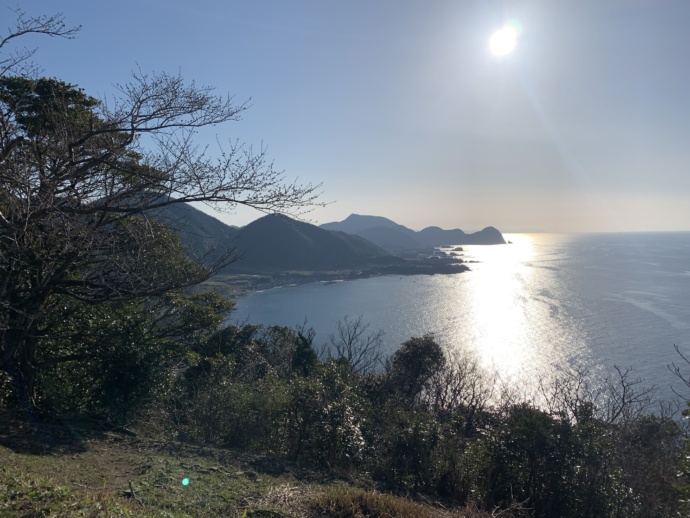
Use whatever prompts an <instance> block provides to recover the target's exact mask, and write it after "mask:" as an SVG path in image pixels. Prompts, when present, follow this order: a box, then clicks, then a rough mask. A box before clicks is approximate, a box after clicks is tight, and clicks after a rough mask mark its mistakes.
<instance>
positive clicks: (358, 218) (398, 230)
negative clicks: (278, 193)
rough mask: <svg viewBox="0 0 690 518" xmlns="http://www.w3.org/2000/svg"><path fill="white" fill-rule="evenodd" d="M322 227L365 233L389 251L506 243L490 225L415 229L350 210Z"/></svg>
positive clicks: (362, 234)
mask: <svg viewBox="0 0 690 518" xmlns="http://www.w3.org/2000/svg"><path fill="white" fill-rule="evenodd" d="M321 228H325V229H328V230H340V231H343V232H348V233H350V234H353V235H359V236H362V237H365V238H367V239H369V240H370V241H372V242H373V243H374V244H377V245H379V246H380V247H382V248H383V249H385V250H388V251H396V250H412V249H415V248H427V247H437V246H443V245H446V244H449V245H495V244H506V241H505V239H504V238H503V235H502V234H501V232H500V231H499V230H498V229H496V228H495V227H491V226H489V227H486V228H484V229H482V230H480V231H478V232H474V233H470V234H468V233H465V232H464V231H462V230H460V229H459V228H457V229H452V230H444V229H442V228H440V227H437V226H431V227H426V228H424V229H422V230H420V231H415V230H412V229H410V228H407V227H405V226H403V225H400V224H398V223H395V222H394V221H392V220H390V219H388V218H384V217H382V216H366V215H361V214H350V215H349V216H348V217H347V218H345V219H344V220H343V221H339V222H331V223H324V224H323V225H321ZM403 236H404V238H403Z"/></svg>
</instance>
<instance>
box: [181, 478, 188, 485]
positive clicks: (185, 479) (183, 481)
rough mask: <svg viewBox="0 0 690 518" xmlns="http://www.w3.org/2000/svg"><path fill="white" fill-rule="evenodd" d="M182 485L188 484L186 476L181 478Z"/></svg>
mask: <svg viewBox="0 0 690 518" xmlns="http://www.w3.org/2000/svg"><path fill="white" fill-rule="evenodd" d="M182 485H183V486H188V485H189V479H188V478H183V479H182Z"/></svg>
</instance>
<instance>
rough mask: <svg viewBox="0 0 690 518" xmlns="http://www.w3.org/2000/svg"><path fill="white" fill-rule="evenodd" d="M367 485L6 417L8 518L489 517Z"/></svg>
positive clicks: (3, 467) (3, 460)
mask: <svg viewBox="0 0 690 518" xmlns="http://www.w3.org/2000/svg"><path fill="white" fill-rule="evenodd" d="M185 482H187V483H186V484H185ZM359 485H361V484H357V483H356V482H354V481H353V480H345V479H343V478H342V477H336V476H335V475H333V474H332V473H327V472H320V471H313V470H311V471H310V470H308V469H306V468H304V467H300V466H297V465H293V464H290V463H288V462H286V461H284V460H282V459H276V458H269V457H263V456H257V455H248V454H245V453H242V452H235V451H228V450H223V449H215V448H207V447H203V446H194V445H189V444H184V443H179V442H174V441H170V440H164V439H162V438H161V437H157V438H154V437H152V435H150V434H147V433H146V432H142V431H138V432H137V433H136V435H133V434H131V433H129V432H128V431H124V430H121V431H113V430H103V429H99V428H96V427H94V426H93V424H88V425H85V424H84V423H82V424H75V423H57V422H53V423H52V424H51V425H49V426H47V425H43V426H42V427H41V431H40V432H38V433H37V432H36V431H35V427H29V426H27V425H26V424H24V423H22V422H20V421H17V420H14V419H3V417H2V416H0V517H1V518H5V517H8V518H9V517H22V518H29V517H38V516H55V517H62V516H65V517H71V516H84V517H89V518H95V517H111V516H112V517H119V516H136V517H142V516H151V517H186V516H190V517H208V516H224V517H275V518H277V517H286V518H287V517H294V518H298V517H308V516H335V517H344V518H346V517H357V516H361V517H364V516H381V517H383V516H386V517H421V518H423V517H427V516H429V517H431V516H441V517H443V516H464V517H476V518H479V517H481V516H487V515H482V514H480V513H474V512H472V511H471V510H457V511H455V512H451V511H450V510H447V509H445V508H443V507H442V506H441V505H440V504H436V505H434V504H432V503H430V502H413V501H411V500H409V499H406V498H401V497H395V496H392V495H385V494H380V493H377V492H375V491H372V490H365V489H361V487H358V486H359ZM365 485H367V484H365ZM368 485H369V487H370V488H371V487H372V486H371V483H370V482H369V483H368Z"/></svg>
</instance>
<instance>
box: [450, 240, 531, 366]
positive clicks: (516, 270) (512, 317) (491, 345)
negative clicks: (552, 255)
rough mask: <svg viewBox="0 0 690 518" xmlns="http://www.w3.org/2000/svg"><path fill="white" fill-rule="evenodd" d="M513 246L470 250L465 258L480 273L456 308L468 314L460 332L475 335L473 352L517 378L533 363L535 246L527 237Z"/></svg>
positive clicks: (468, 284)
mask: <svg viewBox="0 0 690 518" xmlns="http://www.w3.org/2000/svg"><path fill="white" fill-rule="evenodd" d="M511 243H512V244H510V245H507V246H500V247H498V246H493V247H487V246H483V247H479V246H470V247H466V254H465V255H466V258H467V260H470V261H472V260H476V261H479V262H477V263H473V264H471V265H470V267H471V268H472V270H473V271H474V272H476V275H474V277H475V278H474V279H473V281H474V282H470V283H467V284H466V286H465V288H466V290H467V292H466V293H465V294H464V297H463V298H465V301H462V302H460V303H459V304H458V306H460V305H461V306H462V309H460V308H459V310H461V311H463V312H464V313H465V314H464V318H465V322H464V325H462V327H461V329H460V330H459V331H460V332H463V333H466V332H470V333H471V334H472V340H471V343H472V345H473V349H475V351H476V352H477V353H478V355H479V357H480V358H481V360H482V362H483V363H484V365H485V366H490V367H494V368H496V369H498V371H499V372H500V373H501V375H502V376H507V377H510V378H513V377H520V376H519V375H520V374H521V373H523V372H524V370H525V369H530V368H531V367H532V366H533V365H534V362H535V354H534V348H533V346H532V344H531V343H530V336H529V329H528V328H529V324H530V322H529V320H530V319H529V316H530V314H529V312H530V308H531V306H530V304H529V299H530V297H529V294H528V293H527V286H528V283H529V281H530V276H531V275H532V269H531V268H529V267H528V262H529V261H530V260H531V259H532V258H533V256H534V245H533V242H532V240H531V239H530V237H529V236H528V235H524V234H523V235H515V236H511ZM470 275H471V274H470ZM468 303H469V304H468ZM468 308H469V313H470V314H469V315H468V314H467V311H466V310H467V309H468ZM463 341H466V337H465V340H463Z"/></svg>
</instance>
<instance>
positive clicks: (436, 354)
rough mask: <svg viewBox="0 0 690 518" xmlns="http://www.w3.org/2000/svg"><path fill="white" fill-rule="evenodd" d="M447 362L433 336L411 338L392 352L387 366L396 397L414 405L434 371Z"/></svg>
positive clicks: (439, 369) (390, 386)
mask: <svg viewBox="0 0 690 518" xmlns="http://www.w3.org/2000/svg"><path fill="white" fill-rule="evenodd" d="M445 363H446V358H445V356H444V354H443V350H442V349H441V346H440V345H438V344H437V343H436V342H435V341H434V338H433V336H431V335H425V336H423V337H421V338H410V339H409V340H408V341H407V342H405V343H404V344H402V345H401V346H400V349H398V350H397V351H396V352H395V353H394V354H393V356H392V358H391V361H390V366H389V368H388V386H389V388H390V390H391V391H392V392H393V393H395V397H398V398H402V399H403V400H404V401H405V402H406V403H407V404H408V405H412V404H413V403H414V401H415V399H417V398H418V397H419V396H420V395H421V394H422V391H423V390H424V388H425V385H426V383H427V382H428V381H429V380H430V379H431V377H432V376H434V374H436V373H438V372H439V371H441V370H442V369H443V367H444V365H445Z"/></svg>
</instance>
